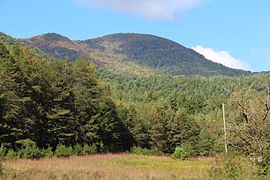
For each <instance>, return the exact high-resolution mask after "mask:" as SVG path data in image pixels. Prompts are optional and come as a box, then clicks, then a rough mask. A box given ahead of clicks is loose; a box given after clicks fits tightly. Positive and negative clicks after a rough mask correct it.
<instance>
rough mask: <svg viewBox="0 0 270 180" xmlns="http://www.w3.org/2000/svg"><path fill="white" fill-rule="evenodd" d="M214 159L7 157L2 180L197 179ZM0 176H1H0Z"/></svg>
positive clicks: (121, 155) (134, 156) (108, 156)
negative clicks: (29, 158) (12, 158)
mask: <svg viewBox="0 0 270 180" xmlns="http://www.w3.org/2000/svg"><path fill="white" fill-rule="evenodd" d="M213 163H214V159H213V158H196V159H191V160H187V161H180V160H174V159H172V158H171V157H166V156H141V155H132V154H106V155H93V156H84V157H76V156H74V157H70V158H66V159H65V158H52V159H41V160H25V159H19V160H9V161H5V162H4V163H3V165H4V176H2V177H1V178H2V179H20V180H21V179H41V180H43V179H108V180H109V179H110V180H114V179H123V180H128V179H139V180H141V179H142V180H143V179H166V180H167V179H200V178H202V177H203V176H204V175H205V173H206V172H207V170H208V169H209V168H210V166H211V165H212V164H213ZM1 178H0V179H1Z"/></svg>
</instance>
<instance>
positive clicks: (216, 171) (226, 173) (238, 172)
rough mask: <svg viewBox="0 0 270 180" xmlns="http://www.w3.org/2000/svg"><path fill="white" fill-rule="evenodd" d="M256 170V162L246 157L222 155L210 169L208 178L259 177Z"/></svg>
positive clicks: (221, 179) (216, 179)
mask: <svg viewBox="0 0 270 180" xmlns="http://www.w3.org/2000/svg"><path fill="white" fill-rule="evenodd" d="M256 172H257V169H256V167H255V166H254V164H253V163H252V162H251V161H250V160H248V159H246V158H242V157H221V158H217V161H216V163H215V165H214V166H213V167H212V168H211V169H210V170H209V172H208V177H207V179H215V180H219V179H220V180H223V179H232V180H234V179H235V180H238V179H257V178H256V174H257V173H256Z"/></svg>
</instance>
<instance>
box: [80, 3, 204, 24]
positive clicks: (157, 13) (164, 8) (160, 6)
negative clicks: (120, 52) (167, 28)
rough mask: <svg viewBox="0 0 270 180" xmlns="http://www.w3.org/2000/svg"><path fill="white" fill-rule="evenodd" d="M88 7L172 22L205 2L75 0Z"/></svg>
mask: <svg viewBox="0 0 270 180" xmlns="http://www.w3.org/2000/svg"><path fill="white" fill-rule="evenodd" d="M75 1H77V2H79V3H83V4H86V5H90V6H94V7H100V8H105V9H110V10H112V11H117V12H121V13H125V14H131V15H136V16H140V17H144V18H147V19H154V20H172V19H174V18H175V17H176V16H178V15H183V14H185V13H186V12H187V11H189V10H191V9H193V8H195V7H197V6H198V5H200V4H201V3H202V2H203V1H205V0H75Z"/></svg>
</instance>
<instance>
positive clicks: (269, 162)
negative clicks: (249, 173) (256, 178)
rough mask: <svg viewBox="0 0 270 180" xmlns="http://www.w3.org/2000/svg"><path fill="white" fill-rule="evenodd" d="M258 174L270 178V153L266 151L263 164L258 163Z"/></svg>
mask: <svg viewBox="0 0 270 180" xmlns="http://www.w3.org/2000/svg"><path fill="white" fill-rule="evenodd" d="M257 165H258V171H259V172H258V173H259V175H261V176H270V151H269V150H268V151H266V152H265V154H264V156H263V157H262V161H261V162H257Z"/></svg>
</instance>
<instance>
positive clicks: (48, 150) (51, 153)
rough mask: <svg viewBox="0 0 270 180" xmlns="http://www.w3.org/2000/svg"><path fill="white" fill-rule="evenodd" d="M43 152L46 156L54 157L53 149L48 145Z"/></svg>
mask: <svg viewBox="0 0 270 180" xmlns="http://www.w3.org/2000/svg"><path fill="white" fill-rule="evenodd" d="M42 153H43V155H44V156H45V157H48V158H51V157H53V150H52V148H51V147H48V148H46V149H43V150H42Z"/></svg>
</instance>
